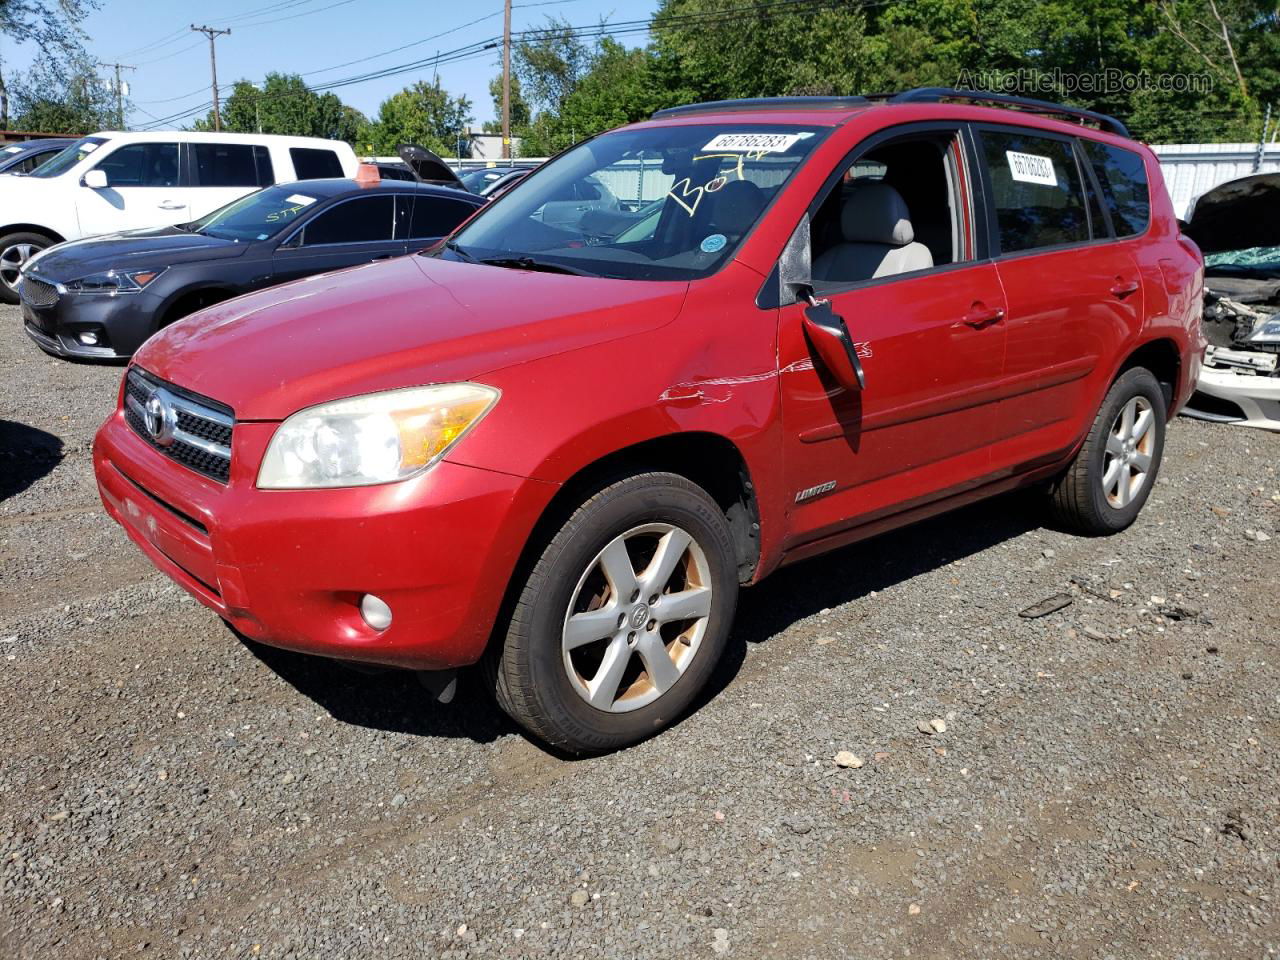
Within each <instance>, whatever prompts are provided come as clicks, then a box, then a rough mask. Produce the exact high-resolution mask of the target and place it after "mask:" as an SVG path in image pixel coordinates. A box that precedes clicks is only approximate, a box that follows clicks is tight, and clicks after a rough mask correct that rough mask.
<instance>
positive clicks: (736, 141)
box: [702, 133, 810, 153]
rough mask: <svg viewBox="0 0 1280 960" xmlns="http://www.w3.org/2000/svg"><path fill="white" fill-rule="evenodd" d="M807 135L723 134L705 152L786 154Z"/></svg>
mask: <svg viewBox="0 0 1280 960" xmlns="http://www.w3.org/2000/svg"><path fill="white" fill-rule="evenodd" d="M808 136H810V134H807V133H722V134H720V136H718V137H716V138H715V139H714V140H712V141H711V142H710V143H708V144H707V145H706V146H705V147H703V148H702V149H703V150H732V151H734V152H735V153H784V152H785V151H787V150H789V149H791V145H792V144H793V143H795V142H796V141H797V140H803V139H805V138H806V137H808Z"/></svg>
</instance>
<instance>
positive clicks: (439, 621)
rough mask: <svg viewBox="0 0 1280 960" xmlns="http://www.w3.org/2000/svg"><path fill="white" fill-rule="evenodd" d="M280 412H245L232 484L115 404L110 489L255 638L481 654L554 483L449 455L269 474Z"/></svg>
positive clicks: (100, 475) (129, 525) (354, 649)
mask: <svg viewBox="0 0 1280 960" xmlns="http://www.w3.org/2000/svg"><path fill="white" fill-rule="evenodd" d="M275 428H276V424H274V423H254V422H243V423H237V424H236V426H235V436H234V440H233V453H232V469H231V477H230V481H229V482H228V483H227V484H226V485H223V484H221V483H218V482H217V481H214V480H211V479H208V478H206V477H204V476H202V475H201V474H198V473H195V472H193V471H191V470H188V469H187V468H185V467H183V466H181V465H179V464H177V463H174V462H173V461H171V460H169V459H168V458H166V457H165V456H163V455H162V454H161V453H159V452H158V451H156V450H155V449H154V448H153V447H151V446H150V445H149V444H148V443H146V442H145V441H143V440H142V439H141V438H140V437H138V436H137V434H135V433H134V432H133V429H132V428H131V427H130V426H129V425H128V423H126V421H125V419H124V417H123V415H122V414H121V413H120V411H119V410H117V411H116V412H115V413H114V414H112V416H111V417H110V418H109V419H108V420H107V422H106V423H105V424H103V426H102V427H101V429H100V430H99V431H98V434H97V437H96V438H95V440H94V451H93V460H94V472H95V474H96V476H97V480H98V490H99V493H100V494H101V496H102V501H103V504H104V505H105V506H106V509H107V512H108V513H109V514H110V515H111V516H112V517H113V518H115V519H116V520H117V521H118V522H119V523H120V524H121V526H123V527H124V529H125V531H126V532H127V533H128V535H129V536H130V538H132V539H133V541H134V542H135V543H137V544H138V546H139V547H141V548H142V550H143V551H144V552H145V553H146V554H147V556H148V557H149V558H150V559H151V561H152V562H153V563H154V564H155V565H156V566H157V567H159V568H160V569H161V570H162V571H163V572H164V573H166V574H167V575H168V576H169V577H171V578H172V579H173V580H175V581H177V583H178V584H179V585H181V586H182V587H183V588H185V589H186V590H187V591H188V592H190V593H191V594H192V595H193V596H194V597H195V598H196V599H197V600H199V601H200V602H201V603H203V604H205V605H206V606H208V607H210V608H211V609H213V610H215V611H216V612H217V613H218V614H219V615H220V616H222V617H223V618H224V619H226V620H227V621H228V622H229V623H230V624H231V625H232V626H233V627H235V628H236V629H237V630H238V631H240V632H241V633H243V634H244V635H246V636H248V637H250V638H252V639H254V640H257V641H260V642H262V643H266V644H269V645H272V646H278V647H283V648H286V649H290V650H297V651H302V652H305V653H314V654H321V655H325V656H331V657H338V658H342V659H348V660H357V661H364V662H369V663H383V664H389V665H393V666H401V667H409V668H413V669H422V670H438V669H445V668H449V667H458V666H463V665H465V664H469V663H473V662H475V660H476V659H478V658H479V656H480V655H481V653H482V652H483V651H484V648H485V645H486V644H487V642H488V639H489V635H490V632H491V630H492V627H493V623H494V620H495V618H496V617H497V614H498V610H499V608H500V606H501V603H502V598H503V596H504V593H505V591H506V588H507V584H508V581H509V580H510V577H511V573H512V570H513V569H514V568H515V565H516V561H517V559H518V557H519V555H520V552H521V550H522V549H523V548H524V544H525V541H526V539H527V537H528V535H529V532H530V531H531V530H532V528H533V525H534V523H535V522H536V520H537V517H538V516H539V515H540V514H541V512H542V510H543V509H544V508H545V506H546V504H547V503H548V502H549V501H550V498H551V496H552V495H553V494H554V493H555V489H556V487H555V486H554V485H553V484H548V483H543V482H540V481H536V480H528V479H524V478H520V477H513V476H510V475H507V474H502V473H495V472H492V471H488V470H483V469H479V468H475V467H468V466H463V465H460V464H454V463H450V462H448V461H442V462H441V463H438V464H436V465H435V466H434V467H433V468H432V469H430V470H428V471H427V472H426V473H424V474H422V475H420V476H417V477H414V478H411V479H409V480H406V481H403V482H401V483H394V484H385V485H380V486H374V487H355V488H345V489H336V490H297V491H263V490H258V489H257V488H256V487H255V486H254V481H255V479H256V472H257V466H258V464H259V463H260V462H261V460H262V454H263V452H264V451H265V449H266V445H267V443H268V441H269V440H270V438H271V435H272V434H273V433H274V431H275ZM366 593H372V594H375V595H376V596H378V597H380V598H382V599H383V600H384V601H386V602H387V603H388V604H389V605H390V607H391V610H392V614H393V619H392V623H391V626H389V627H388V628H387V629H386V630H383V631H377V630H374V629H372V628H371V627H369V626H368V625H367V624H366V623H365V622H364V619H363V618H362V617H361V615H360V610H359V604H360V599H361V597H362V596H363V595H364V594H366Z"/></svg>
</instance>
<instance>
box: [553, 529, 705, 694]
mask: <svg viewBox="0 0 1280 960" xmlns="http://www.w3.org/2000/svg"><path fill="white" fill-rule="evenodd" d="M711 582H712V581H711V568H710V566H709V565H708V563H707V557H706V554H705V553H703V550H702V548H701V547H700V546H698V543H697V541H695V540H694V539H693V537H692V536H690V535H689V534H688V533H687V532H686V531H684V530H682V529H680V528H679V527H677V526H674V525H672V524H669V523H647V524H644V525H643V526H638V527H634V528H633V529H631V530H628V531H627V532H625V533H623V534H620V535H619V536H617V537H614V538H613V539H612V540H610V541H609V542H608V543H607V544H605V546H604V548H603V549H602V550H601V551H600V552H599V553H598V554H596V556H595V558H594V559H593V560H592V561H591V563H590V564H588V566H587V568H586V570H584V571H583V573H582V575H581V576H580V577H579V579H578V584H577V586H576V587H575V588H574V591H573V595H572V598H571V599H570V601H569V609H568V610H567V611H566V614H565V619H564V628H563V632H562V634H561V650H562V652H563V656H564V666H565V670H566V672H567V673H568V676H569V682H570V684H571V685H572V686H573V688H574V690H575V691H576V692H577V693H578V695H579V696H581V697H582V698H583V699H584V700H586V702H587V703H589V704H591V706H593V707H595V708H596V709H598V710H603V711H605V712H608V713H624V712H627V711H630V710H637V709H639V708H640V707H643V706H645V705H646V704H650V703H652V702H653V701H655V700H657V699H658V698H659V697H661V696H662V695H663V694H664V693H666V692H667V691H668V690H670V689H671V688H672V687H673V686H674V685H675V683H676V681H677V680H679V679H680V677H681V676H683V675H684V673H685V671H686V670H687V669H688V668H689V665H690V664H691V663H693V660H694V658H695V657H696V656H697V654H698V648H699V646H700V645H701V643H702V639H703V636H704V635H705V633H706V630H707V623H708V620H709V618H710V616H711V606H712V589H711Z"/></svg>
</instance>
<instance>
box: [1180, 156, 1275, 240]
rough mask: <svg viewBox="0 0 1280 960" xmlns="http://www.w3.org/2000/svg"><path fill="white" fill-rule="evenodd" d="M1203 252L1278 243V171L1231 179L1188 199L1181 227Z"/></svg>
mask: <svg viewBox="0 0 1280 960" xmlns="http://www.w3.org/2000/svg"><path fill="white" fill-rule="evenodd" d="M1182 232H1183V233H1185V234H1186V235H1187V236H1189V237H1190V238H1191V239H1192V240H1194V241H1195V242H1196V245H1197V246H1198V247H1200V249H1201V250H1202V251H1204V252H1205V253H1218V252H1222V251H1226V250H1245V249H1247V248H1249V247H1275V246H1280V172H1277V173H1257V174H1254V175H1253V176H1251V177H1241V178H1240V179H1239V180H1230V181H1228V182H1226V183H1224V184H1221V185H1219V186H1216V187H1214V188H1213V189H1212V190H1208V191H1206V192H1205V193H1202V194H1201V195H1200V196H1198V197H1196V199H1194V200H1192V201H1191V206H1190V208H1189V209H1188V211H1187V225H1186V227H1185V228H1184V229H1183V231H1182Z"/></svg>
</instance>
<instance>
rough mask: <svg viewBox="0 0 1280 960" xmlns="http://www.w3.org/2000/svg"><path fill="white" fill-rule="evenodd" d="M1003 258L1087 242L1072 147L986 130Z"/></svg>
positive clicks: (984, 139) (1062, 142)
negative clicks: (1004, 256) (1040, 249)
mask: <svg viewBox="0 0 1280 960" xmlns="http://www.w3.org/2000/svg"><path fill="white" fill-rule="evenodd" d="M982 153H983V159H984V161H985V162H986V165H987V171H988V174H989V175H990V178H991V193H992V197H991V203H992V206H993V207H994V208H995V216H996V229H997V232H998V235H999V240H1000V252H1001V253H1016V252H1018V251H1020V250H1034V249H1036V248H1038V247H1056V246H1059V245H1061V244H1064V243H1080V242H1082V241H1085V240H1088V239H1089V217H1088V214H1087V213H1086V212H1085V198H1084V189H1083V187H1082V186H1081V182H1080V170H1079V168H1078V167H1077V166H1076V159H1075V153H1074V152H1073V150H1072V148H1071V143H1070V142H1069V141H1067V140H1058V139H1054V138H1050V137H1042V136H1036V135H1034V134H1024V133H1019V132H1014V131H1007V132H1006V131H995V130H984V131H982Z"/></svg>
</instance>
